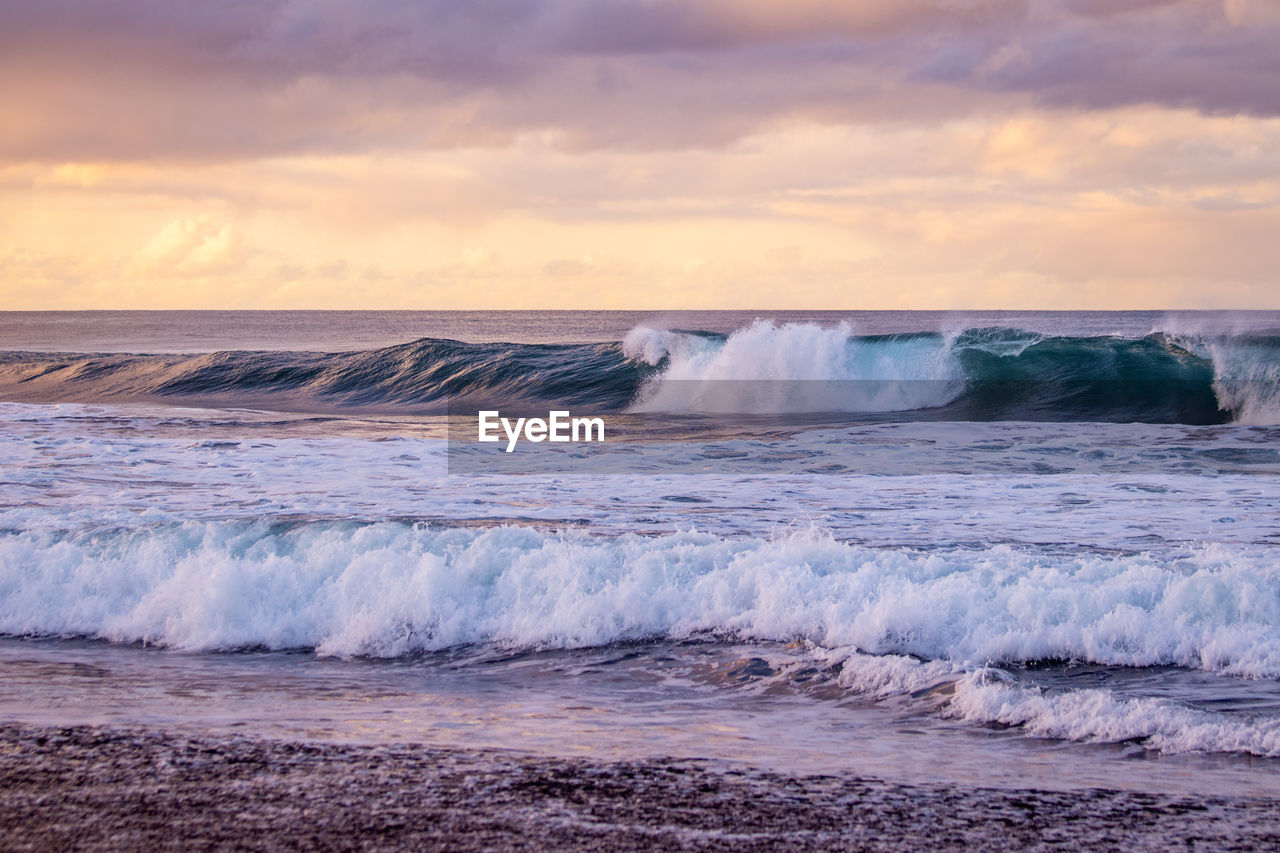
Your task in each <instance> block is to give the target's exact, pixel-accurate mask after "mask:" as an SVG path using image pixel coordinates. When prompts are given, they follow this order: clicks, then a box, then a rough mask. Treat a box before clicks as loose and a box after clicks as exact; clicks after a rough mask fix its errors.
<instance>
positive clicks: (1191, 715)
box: [0, 520, 1280, 756]
mask: <svg viewBox="0 0 1280 853" xmlns="http://www.w3.org/2000/svg"><path fill="white" fill-rule="evenodd" d="M1277 579H1278V578H1277V571H1276V568H1275V567H1274V564H1273V563H1272V562H1271V561H1270V559H1269V558H1268V557H1266V556H1265V555H1262V554H1258V553H1255V552H1248V551H1244V550H1236V549H1228V548H1223V547H1220V546H1219V547H1210V548H1205V549H1202V550H1200V551H1197V552H1194V553H1192V554H1190V555H1189V556H1186V557H1185V558H1183V559H1180V560H1174V561H1158V560H1155V559H1152V558H1150V557H1146V556H1142V555H1129V556H1100V555H1089V556H1078V557H1062V556H1059V557H1054V558H1050V557H1047V556H1045V555H1043V554H1041V555H1037V554H1031V553H1025V552H1020V551H1017V550H1014V549H1010V548H1008V547H1003V546H997V547H991V548H987V549H985V550H945V551H913V550H884V549H874V548H867V547H862V546H858V545H852V544H847V543H842V542H839V541H836V540H835V539H833V538H832V537H831V536H830V535H829V534H828V533H826V532H824V531H821V530H816V529H811V530H805V531H794V532H790V533H787V534H783V535H778V536H775V537H772V538H754V539H753V538H725V537H717V536H714V535H709V534H702V533H697V532H694V531H684V532H677V533H673V534H666V535H662V536H640V535H622V536H616V537H608V536H600V535H594V536H593V535H589V534H586V533H581V532H565V533H553V532H544V531H538V530H533V529H530V528H515V527H497V528H490V529H486V530H478V529H475V528H447V527H433V526H424V525H413V524H409V523H403V522H380V523H374V524H356V523H348V522H317V521H311V522H304V521H288V520H276V521H266V520H263V521H257V522H230V521H218V522H214V521H210V522H201V523H197V522H183V523H158V524H152V525H148V526H144V527H131V528H118V529H104V528H93V529H79V530H70V531H69V530H52V529H49V530H43V531H32V530H28V531H23V532H12V533H8V534H5V535H2V536H0V634H6V635H19V636H86V637H95V638H100V639H105V640H109V641H114V642H128V643H146V644H155V645H160V646H165V647H170V648H175V649H184V650H201V651H220V650H237V649H246V648H266V649H297V648H306V649H313V650H315V651H316V652H318V653H320V654H323V655H337V656H373V657H399V656H405V655H414V654H418V653H424V652H432V651H439V650H446V649H461V648H464V647H475V646H482V647H483V646H496V647H498V648H501V649H505V650H507V651H512V650H539V649H542V650H545V649H574V648H590V647H601V646H608V645H611V644H616V643H621V642H628V641H636V640H654V639H660V640H671V641H680V640H684V639H690V638H699V637H706V636H708V635H710V636H715V637H721V638H724V639H727V640H732V641H734V642H737V641H742V640H746V641H760V642H784V643H791V644H795V645H797V646H799V647H802V648H805V649H807V650H808V651H807V652H805V654H806V655H808V656H809V657H810V658H812V659H813V661H814V663H815V664H817V665H818V666H819V667H820V668H822V670H823V671H827V672H831V671H835V672H838V683H839V685H840V686H841V687H842V688H843V689H845V690H848V691H851V692H852V693H854V694H857V695H862V696H869V697H879V698H885V697H921V696H922V697H924V699H923V700H922V701H931V702H934V703H935V704H937V705H938V708H939V710H940V711H941V712H942V713H943V714H945V715H949V716H954V717H958V718H962V719H966V720H972V721H979V722H984V723H998V724H1002V725H1009V726H1018V727H1021V728H1023V729H1025V730H1026V731H1027V732H1029V733H1031V734H1035V735H1043V736H1051V737H1058V738H1066V739H1071V740H1085V741H1090V740H1093V741H1122V740H1144V741H1145V743H1146V745H1147V746H1149V747H1150V748H1154V749H1160V750H1165V751H1187V750H1209V751H1226V752H1245V753H1251V754H1257V755H1272V756H1276V755H1280V720H1278V719H1272V718H1256V719H1255V718H1253V717H1251V716H1248V715H1243V716H1240V715H1236V716H1233V715H1230V714H1222V713H1215V712H1210V711H1204V710H1198V709H1196V708H1194V707H1191V706H1188V705H1186V704H1184V703H1180V702H1177V701H1173V700H1171V699H1169V698H1158V697H1157V698H1150V697H1126V696H1124V695H1121V694H1119V693H1116V692H1114V691H1110V690H1105V689H1082V690H1065V691H1064V690H1055V689H1046V688H1044V687H1041V686H1037V685H1035V684H1033V683H1026V682H1024V681H1022V680H1021V679H1016V678H1014V677H1012V676H1009V675H1007V674H1005V673H1004V671H1002V670H1000V669H996V668H995V667H997V666H1004V667H1009V666H1016V665H1019V664H1028V663H1031V662H1038V661H1046V660H1050V661H1074V662H1078V663H1087V664H1101V665H1110V666H1118V667H1150V666H1161V665H1172V666H1177V667H1182V668H1185V669H1192V670H1195V669H1198V670H1204V671H1207V672H1211V673H1218V674H1224V675H1235V676H1247V677H1255V678H1268V679H1270V678H1275V677H1277V676H1280V592H1278V591H1277V590H1280V586H1278V585H1277V583H1276V581H1277ZM912 701H915V699H914V698H913V699H912Z"/></svg>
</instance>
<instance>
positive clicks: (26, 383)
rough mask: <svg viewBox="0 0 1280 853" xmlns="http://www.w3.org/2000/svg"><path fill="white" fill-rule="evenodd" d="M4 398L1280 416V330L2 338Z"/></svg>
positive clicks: (1080, 416)
mask: <svg viewBox="0 0 1280 853" xmlns="http://www.w3.org/2000/svg"><path fill="white" fill-rule="evenodd" d="M0 398H3V399H8V400H14V401H19V402H53V401H76V402H104V401H127V400H147V401H153V402H155V401H159V402H175V403H186V404H192V403H196V404H201V405H208V404H214V405H220V406H240V407H256V408H266V409H278V410H294V411H329V410H335V409H336V410H345V411H396V412H409V413H433V412H440V413H442V412H444V411H446V410H448V408H449V407H450V406H453V407H454V408H455V409H457V408H458V407H462V408H466V407H468V406H469V407H470V408H471V409H472V410H473V411H474V409H475V407H476V406H485V407H494V406H498V407H501V406H513V407H514V406H523V407H534V408H545V407H555V408H573V409H578V410H581V411H588V410H589V411H592V412H595V413H609V412H623V411H630V412H633V413H652V412H677V413H678V412H706V413H738V414H756V415H775V414H786V413H794V412H829V413H845V414H849V415H865V414H878V415H883V414H884V413H896V415H897V417H899V418H900V419H902V420H912V419H918V418H929V419H939V418H941V419H949V420H961V421H966V420H967V421H1001V420H1023V421H1057V422H1074V421H1100V422H1124V423H1127V422H1143V423H1185V424H1215V423H1227V422H1231V421H1242V422H1245V423H1255V424H1258V423H1262V424H1266V423H1276V422H1280V337H1274V336H1266V335H1252V336H1217V337H1204V336H1194V335H1178V334H1173V333H1164V332H1153V333H1151V334H1148V335H1146V336H1144V337H1141V338H1124V337H1116V336H1095V337H1062V336H1058V337H1055V336H1045V335H1042V334H1037V333H1032V332H1026V331H1021V330H1017V329H1003V328H982V329H967V330H964V331H960V332H954V333H947V334H943V333H938V332H919V333H908V334H891V335H858V334H856V333H855V331H854V330H853V329H852V328H851V327H849V326H848V325H845V324H837V325H835V326H830V327H823V326H818V325H814V324H806V323H790V324H781V325H778V324H774V323H771V322H766V321H760V322H756V323H753V324H751V325H749V326H746V327H744V328H741V329H738V330H737V331H735V332H733V333H731V334H728V335H724V334H717V333H711V332H701V331H696V330H694V331H679V330H671V329H651V328H646V327H638V328H636V329H633V330H632V331H631V332H630V333H629V334H628V335H627V336H626V337H625V339H624V340H623V341H622V342H621V343H610V342H602V343H597V344H495V343H489V344H474V343H465V342H461V341H453V340H441V339H434V338H423V339H421V340H417V341H413V342H411V343H406V344H401V345H398V346H394V347H386V348H382V349H376V350H365V351H356V352H345V353H305V352H246V351H227V352H218V353H211V354H202V355H176V354H158V355H141V354H139V355H128V354H123V355H122V354H98V355H95V354H84V353H61V354H58V353H54V354H49V353H24V352H4V353H0Z"/></svg>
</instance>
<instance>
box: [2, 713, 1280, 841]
mask: <svg viewBox="0 0 1280 853" xmlns="http://www.w3.org/2000/svg"><path fill="white" fill-rule="evenodd" d="M0 791H3V793H0V805H2V806H3V808H2V809H0V833H3V836H4V838H5V843H4V847H5V848H6V849H8V850H48V849H75V850H142V849H148V850H156V849H165V850H177V849H211V848H230V847H235V848H237V849H251V850H278V849H366V850H397V849H449V850H499V849H506V850H544V849H561V850H587V849H591V850H651V849H655V848H659V847H660V848H665V849H669V850H730V849H732V850H830V849H842V850H892V851H897V850H904V851H905V850H919V849H924V848H930V849H933V850H1010V849H1022V850H1026V849H1081V848H1084V847H1089V848H1093V849H1095V850H1168V849H1189V850H1261V849H1274V848H1275V847H1276V845H1280V800H1266V799H1225V798H1217V797H1206V798H1203V799H1192V798H1186V797H1169V796H1161V795H1151V794H1140V793H1133V792H1119V791H1106V790H1089V791H1082V792H1067V793H1064V792H1048V791H1035V790H1026V791H1010V790H997V789H983V788H976V789H965V788H961V787H954V786H953V787H944V786H928V785H915V786H911V785H900V784H891V783H886V782H883V781H878V780H875V779H864V778H859V777H857V776H854V775H849V776H788V775H780V774H776V773H766V772H760V771H754V770H749V769H745V768H741V767H734V766H732V765H726V764H719V763H711V762H704V761H696V760H695V761H684V760H655V761H644V762H617V763H605V762H594V761H584V760H573V759H548V758H543V757H534V756H530V755H522V754H520V753H518V752H510V751H486V750H449V749H440V748H427V747H422V746H418V745H414V744H401V745H394V746H341V745H330V744H325V745H321V744H315V743H304V742H289V741H279V740H271V739H252V738H213V737H204V736H191V735H188V734H184V733H181V732H177V731H173V730H161V729H145V728H127V729H126V728H101V727H67V728H45V727H36V726H25V725H13V724H9V725H5V726H3V727H0Z"/></svg>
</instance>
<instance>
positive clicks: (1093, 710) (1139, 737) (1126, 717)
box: [945, 671, 1280, 757]
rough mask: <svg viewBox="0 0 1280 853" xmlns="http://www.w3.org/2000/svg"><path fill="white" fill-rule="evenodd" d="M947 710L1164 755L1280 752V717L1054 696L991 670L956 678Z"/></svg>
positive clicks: (1087, 695) (1095, 693)
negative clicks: (1128, 743) (1139, 746)
mask: <svg viewBox="0 0 1280 853" xmlns="http://www.w3.org/2000/svg"><path fill="white" fill-rule="evenodd" d="M945 712H946V713H948V714H950V715H952V716H956V717H961V718H963V719H966V720H969V721H972V722H983V723H1002V724H1004V725H1014V726H1019V727H1021V728H1022V730H1023V731H1024V732H1026V733H1027V734H1030V735H1037V736H1040V737H1052V738H1060V739H1063V740H1074V741H1090V742H1100V743H1116V742H1123V741H1136V742H1140V743H1141V744H1142V745H1143V746H1144V747H1146V748H1148V749H1154V750H1158V751H1160V752H1241V753H1247V754H1250V755H1261V756H1269V757H1277V756H1280V718H1270V719H1259V718H1257V717H1253V716H1249V715H1228V714H1221V713H1214V712H1211V711H1204V710H1200V709H1197V708H1193V707H1188V706H1186V705H1184V704H1181V703H1179V702H1175V701H1173V700H1170V699H1161V698H1153V697H1136V698H1133V697H1122V696H1117V695H1116V694H1114V693H1113V692H1111V691H1109V690H1103V689H1084V690H1071V691H1062V692H1056V693H1054V692H1049V691H1046V690H1044V689H1042V688H1039V687H1026V686H1020V685H1015V684H1011V683H1009V682H1008V681H1005V680H1002V679H999V678H991V677H989V675H988V674H987V673H986V672H985V671H978V672H975V673H972V674H970V675H968V676H966V677H964V678H962V679H960V680H959V681H957V682H956V686H955V691H954V694H953V695H952V696H951V698H950V700H949V701H948V703H947V705H946V709H945Z"/></svg>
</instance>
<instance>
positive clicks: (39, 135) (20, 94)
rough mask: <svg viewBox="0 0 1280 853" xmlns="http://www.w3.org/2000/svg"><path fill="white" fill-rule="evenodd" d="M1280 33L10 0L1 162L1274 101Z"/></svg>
mask: <svg viewBox="0 0 1280 853" xmlns="http://www.w3.org/2000/svg"><path fill="white" fill-rule="evenodd" d="M1268 10H1272V11H1268ZM1276 44H1280V16H1278V15H1276V14H1274V4H1273V3H1272V2H1271V0H1106V2H1103V0H1041V2H1036V3H1029V2H1028V0H860V2H858V3H831V2H825V0H681V2H677V0H467V2H457V0H369V2H362V3H352V2H338V0H252V1H251V2H249V1H248V0H223V2H219V3H175V2H172V0H164V2H158V1H157V0H80V1H79V2H75V1H74V0H10V2H7V3H4V4H0V122H3V124H4V125H5V127H6V132H5V133H4V134H2V135H0V157H4V158H7V159H36V160H44V159H55V160H56V159H68V158H86V157H87V158H129V157H143V158H145V157H200V158H206V157H213V158H219V157H233V158H234V157H243V156H263V155H273V154H282V153H292V152H300V151H360V150H370V149H378V148H389V149H406V148H407V149H412V148H431V147H445V146H454V145H475V144H504V143H506V142H508V141H510V140H511V139H513V138H514V137H515V136H516V135H517V134H520V133H524V132H549V133H551V134H553V135H554V137H555V138H556V139H558V140H559V142H560V144H562V145H564V146H566V147H591V146H611V147H687V146H715V145H722V144H725V143H727V142H730V141H732V140H734V139H737V138H739V137H741V136H742V135H744V134H748V133H751V132H753V131H755V130H759V129H760V128H762V127H766V126H768V125H769V124H771V123H776V122H784V121H791V120H796V119H816V120H823V121H867V120H893V119H899V118H900V119H906V120H921V119H925V120H927V119H930V118H939V119H940V118H945V117H949V116H953V115H958V114H964V113H965V112H973V111H990V110H993V109H999V108H1000V105H1001V104H1002V103H1004V104H1006V105H1008V106H1009V107H1010V108H1018V107H1023V106H1025V105H1026V104H1027V103H1028V102H1029V103H1035V104H1040V105H1044V106H1048V107H1074V108H1108V107H1116V106H1124V105H1130V104H1143V103H1152V104H1158V105H1163V106H1172V107H1188V108H1192V109H1196V110H1200V111H1202V112H1206V113H1237V112H1238V113H1246V114H1253V115H1267V116H1272V115H1280V52H1278V51H1276V49H1275V45H1276Z"/></svg>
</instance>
